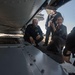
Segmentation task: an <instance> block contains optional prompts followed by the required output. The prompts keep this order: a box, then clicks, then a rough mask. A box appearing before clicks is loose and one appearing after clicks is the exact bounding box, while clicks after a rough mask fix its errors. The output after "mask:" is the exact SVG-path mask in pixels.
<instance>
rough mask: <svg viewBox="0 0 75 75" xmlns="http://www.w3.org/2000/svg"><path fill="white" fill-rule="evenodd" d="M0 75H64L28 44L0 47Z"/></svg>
mask: <svg viewBox="0 0 75 75" xmlns="http://www.w3.org/2000/svg"><path fill="white" fill-rule="evenodd" d="M0 75H66V74H65V72H64V71H63V69H62V68H61V66H60V65H59V64H58V63H57V62H55V61H54V60H53V59H51V58H50V57H48V56H47V55H46V54H44V53H43V52H41V51H40V50H39V49H37V48H35V47H33V46H32V45H29V44H28V43H26V42H25V43H24V44H16V45H14V44H13V45H5V46H4V45H3V46H0Z"/></svg>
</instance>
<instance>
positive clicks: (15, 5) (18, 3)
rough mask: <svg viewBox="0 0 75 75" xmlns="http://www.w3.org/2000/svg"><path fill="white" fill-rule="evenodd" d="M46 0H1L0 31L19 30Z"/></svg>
mask: <svg viewBox="0 0 75 75" xmlns="http://www.w3.org/2000/svg"><path fill="white" fill-rule="evenodd" d="M44 2H45V0H0V32H7V33H9V32H11V31H19V30H20V29H21V28H22V26H23V25H25V24H26V23H27V22H28V21H29V19H30V18H31V17H32V16H33V15H34V14H35V13H36V11H37V10H38V9H39V8H40V7H41V5H42V4H43V3H44Z"/></svg>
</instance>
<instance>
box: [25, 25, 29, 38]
mask: <svg viewBox="0 0 75 75" xmlns="http://www.w3.org/2000/svg"><path fill="white" fill-rule="evenodd" d="M25 35H26V36H27V37H30V26H27V28H26V31H25Z"/></svg>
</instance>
